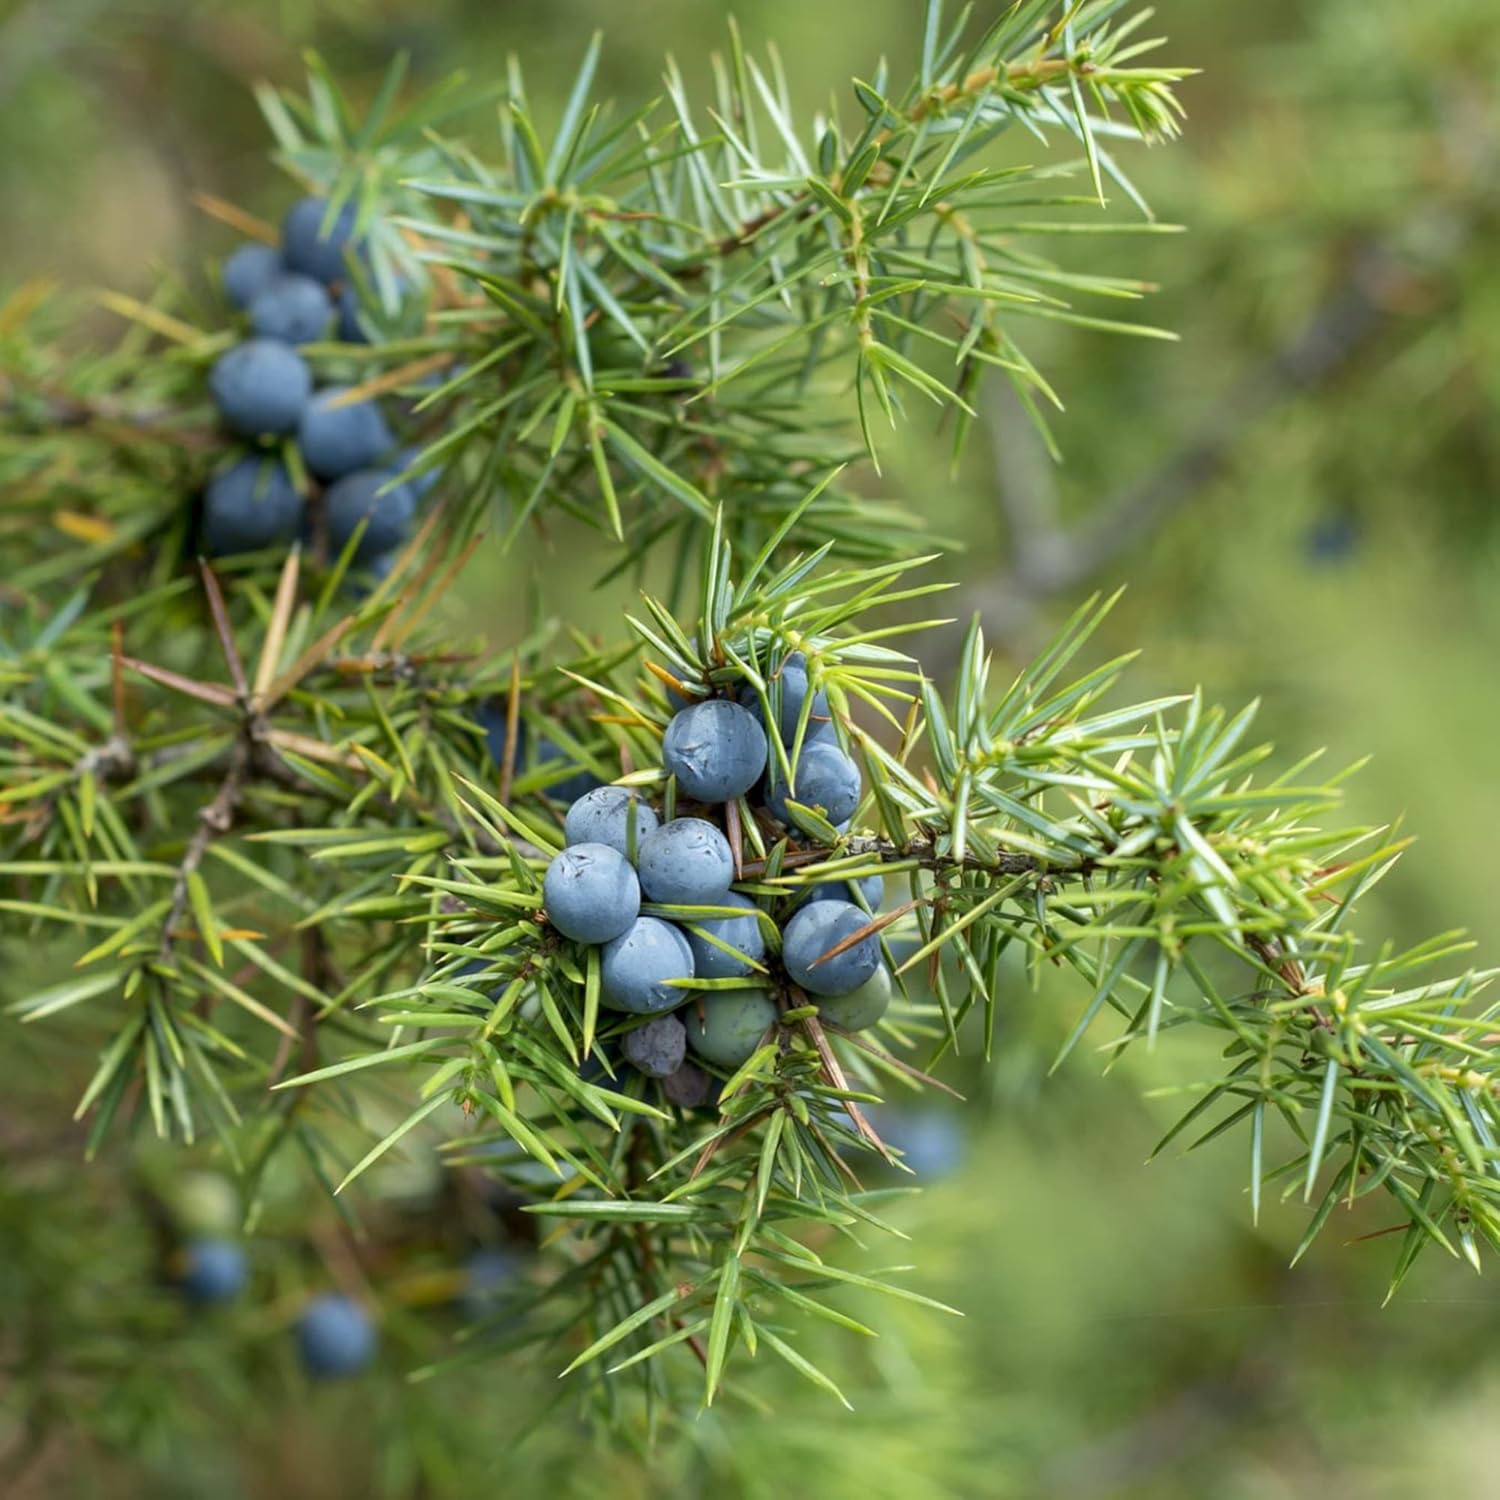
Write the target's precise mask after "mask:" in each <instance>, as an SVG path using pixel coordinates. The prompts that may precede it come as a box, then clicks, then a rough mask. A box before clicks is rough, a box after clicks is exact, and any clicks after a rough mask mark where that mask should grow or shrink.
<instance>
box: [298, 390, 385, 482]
mask: <svg viewBox="0 0 1500 1500" xmlns="http://www.w3.org/2000/svg"><path fill="white" fill-rule="evenodd" d="M347 390H348V387H347V386H340V385H331V386H328V387H326V388H325V389H323V390H321V391H318V392H317V393H316V394H315V395H314V396H313V398H312V400H311V401H309V402H308V403H307V406H306V407H305V408H304V410H303V412H302V421H301V424H300V425H299V426H298V428H297V444H298V446H299V447H300V448H301V449H302V458H303V461H304V462H305V463H306V464H307V467H308V468H309V470H311V471H312V473H314V474H316V475H317V476H318V478H319V479H342V478H343V477H344V475H345V474H352V473H353V472H354V471H355V470H356V469H368V468H369V467H370V466H371V465H372V464H374V463H375V461H376V460H377V459H379V458H380V457H382V456H383V455H384V454H386V453H388V452H389V451H390V449H391V448H392V447H393V446H394V443H395V439H394V438H392V437H391V430H390V428H389V427H387V426H386V425H385V418H384V417H383V416H381V414H380V408H379V406H377V405H376V404H375V402H374V401H368V400H366V401H349V402H344V403H343V404H337V403H339V401H340V398H341V397H342V396H343V395H344V394H345V393H346V391H347Z"/></svg>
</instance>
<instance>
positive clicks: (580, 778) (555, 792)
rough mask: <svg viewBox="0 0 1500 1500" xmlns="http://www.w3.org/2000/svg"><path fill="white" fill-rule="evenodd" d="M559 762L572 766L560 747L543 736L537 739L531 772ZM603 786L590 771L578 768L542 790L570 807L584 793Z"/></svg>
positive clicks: (571, 758) (571, 762)
mask: <svg viewBox="0 0 1500 1500" xmlns="http://www.w3.org/2000/svg"><path fill="white" fill-rule="evenodd" d="M559 762H562V763H563V764H566V765H572V764H574V761H573V757H572V756H571V755H569V754H568V752H567V751H566V750H564V749H563V748H562V746H561V745H557V744H554V743H553V742H552V741H551V740H549V739H548V738H547V737H546V736H545V735H543V736H541V737H539V738H538V740H537V745H536V754H535V756H534V757H533V758H532V760H531V768H532V769H533V770H540V769H541V767H543V766H550V765H556V764H558V763H559ZM603 784H604V783H603V782H601V781H600V780H599V778H598V777H597V776H595V775H594V773H593V772H592V771H588V770H584V769H582V768H580V769H579V770H577V771H575V772H574V773H573V774H572V775H571V776H565V777H563V778H562V780H560V781H553V782H550V783H549V784H548V785H547V786H546V787H544V788H543V793H544V795H546V796H548V797H551V798H553V799H554V800H555V801H557V802H562V803H565V804H567V805H569V806H571V805H572V804H573V803H574V802H576V801H577V800H578V799H579V798H580V797H581V796H583V794H584V793H585V792H591V791H593V790H594V788H595V787H597V786H602V785H603Z"/></svg>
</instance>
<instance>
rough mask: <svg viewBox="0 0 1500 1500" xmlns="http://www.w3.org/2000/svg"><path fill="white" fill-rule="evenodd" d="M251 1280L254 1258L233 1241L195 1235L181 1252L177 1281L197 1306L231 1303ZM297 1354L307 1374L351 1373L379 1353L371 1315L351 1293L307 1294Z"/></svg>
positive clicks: (297, 1334) (299, 1323)
mask: <svg viewBox="0 0 1500 1500" xmlns="http://www.w3.org/2000/svg"><path fill="white" fill-rule="evenodd" d="M249 1279H250V1262H249V1260H248V1258H247V1257H246V1255H245V1250H244V1247H243V1246H242V1245H240V1244H239V1243H237V1242H236V1241H234V1240H225V1239H197V1240H193V1241H191V1242H190V1243H189V1244H187V1245H186V1246H185V1247H184V1248H183V1251H182V1254H181V1257H180V1262H179V1265H178V1267H177V1285H178V1289H179V1290H180V1291H181V1293H182V1295H183V1296H184V1297H185V1298H186V1299H187V1300H188V1301H189V1302H191V1303H194V1304H195V1305H197V1306H199V1307H211V1306H216V1305H220V1304H224V1303H228V1302H233V1301H234V1300H235V1298H237V1297H238V1296H239V1295H240V1293H241V1292H243V1291H244V1290H245V1286H246V1284H247V1283H248V1282H249ZM294 1333H295V1337H296V1343H297V1353H298V1356H299V1357H300V1358H301V1360H302V1365H303V1368H304V1369H305V1370H306V1371H307V1372H308V1374H309V1375H313V1376H316V1377H318V1378H320V1379H331V1378H334V1377H336V1376H340V1375H353V1374H355V1373H356V1372H357V1371H359V1370H362V1369H363V1368H364V1367H365V1366H366V1365H368V1364H369V1363H370V1361H371V1360H372V1359H374V1357H375V1349H376V1344H377V1342H378V1337H377V1334H376V1330H375V1324H374V1323H373V1322H372V1321H371V1318H370V1314H369V1313H368V1312H367V1311H366V1309H365V1308H364V1307H363V1306H362V1305H361V1304H360V1303H358V1302H356V1301H355V1300H354V1298H352V1297H346V1296H345V1295H343V1294H342V1293H341V1292H323V1293H320V1294H319V1295H317V1296H315V1297H312V1298H310V1299H309V1301H308V1302H307V1304H306V1305H305V1306H304V1307H303V1309H302V1311H301V1313H300V1314H299V1315H298V1318H297V1322H296V1327H295V1329H294Z"/></svg>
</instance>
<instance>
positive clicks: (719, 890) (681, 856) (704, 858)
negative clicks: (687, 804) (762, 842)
mask: <svg viewBox="0 0 1500 1500" xmlns="http://www.w3.org/2000/svg"><path fill="white" fill-rule="evenodd" d="M636 864H637V866H638V867H639V869H640V872H641V889H642V890H643V891H644V892H645V893H646V896H647V899H648V900H651V901H659V902H661V903H662V904H663V905H666V906H717V905H718V904H719V900H720V898H721V897H722V896H723V895H724V893H725V892H726V891H727V890H728V889H729V882H730V881H731V880H733V879H734V855H733V853H732V852H731V850H730V848H729V840H728V839H726V838H725V837H724V835H723V834H722V833H720V832H719V830H718V829H717V828H715V827H714V825H713V824H712V823H705V822H704V821H703V819H702V818H673V819H672V821H671V822H670V823H663V824H662V826H661V827H660V828H658V829H655V830H654V831H653V832H651V833H648V834H647V835H646V837H645V838H643V839H642V840H641V849H640V857H639V859H637V860H636Z"/></svg>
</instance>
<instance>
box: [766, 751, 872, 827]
mask: <svg viewBox="0 0 1500 1500" xmlns="http://www.w3.org/2000/svg"><path fill="white" fill-rule="evenodd" d="M859 792H860V780H859V767H858V766H857V765H855V764H854V762H853V761H852V760H850V758H849V757H848V756H847V755H845V754H844V752H843V751H842V750H840V749H839V747H838V746H837V745H836V744H833V743H831V742H830V741H828V740H814V741H813V743H812V744H810V745H809V744H804V745H803V747H802V754H801V755H800V756H799V757H798V760H797V766H796V790H795V791H793V790H792V789H791V788H789V787H788V786H787V785H786V783H785V781H783V780H781V779H780V778H778V780H777V785H776V786H775V787H774V788H773V789H770V790H769V791H768V793H767V796H766V807H767V809H768V810H769V811H770V812H771V813H772V814H773V815H774V816H775V817H776V818H778V819H779V820H780V821H781V822H783V823H787V824H790V823H791V821H792V819H791V814H790V813H789V812H788V811H787V802H788V801H793V802H800V803H802V805H803V806H804V807H817V808H821V809H822V810H823V816H824V817H826V818H827V819H828V821H829V822H830V823H842V822H844V821H845V820H846V819H848V818H850V817H852V816H853V815H854V809H855V808H856V807H858V806H859Z"/></svg>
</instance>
